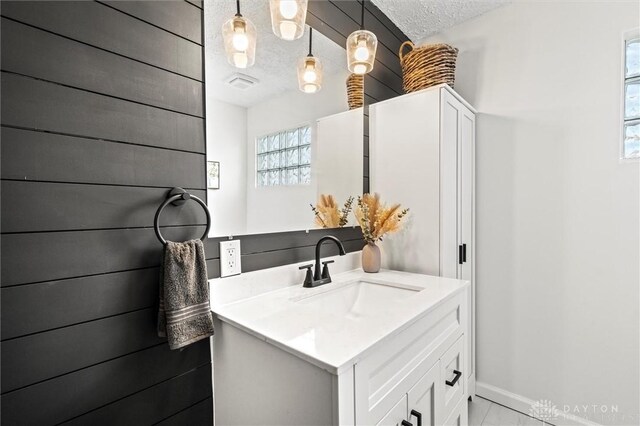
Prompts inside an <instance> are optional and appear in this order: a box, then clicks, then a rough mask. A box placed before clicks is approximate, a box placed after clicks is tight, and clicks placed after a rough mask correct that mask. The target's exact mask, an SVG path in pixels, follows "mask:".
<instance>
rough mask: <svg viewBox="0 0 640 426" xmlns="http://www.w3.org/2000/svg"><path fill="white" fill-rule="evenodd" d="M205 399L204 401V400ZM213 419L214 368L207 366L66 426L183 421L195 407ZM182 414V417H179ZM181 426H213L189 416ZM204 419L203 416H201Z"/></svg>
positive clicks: (124, 399)
mask: <svg viewBox="0 0 640 426" xmlns="http://www.w3.org/2000/svg"><path fill="white" fill-rule="evenodd" d="M203 398H204V399H203ZM196 405H197V406H202V408H201V410H202V411H206V412H208V413H209V417H208V418H209V419H210V417H211V413H212V411H211V365H208V364H207V365H204V366H202V367H199V368H196V369H194V370H192V371H189V372H188V373H185V374H182V375H180V376H178V377H174V378H171V379H169V380H167V381H165V382H162V383H159V384H158V385H156V386H153V387H150V388H147V389H145V390H143V391H140V392H138V393H135V394H133V395H131V396H128V397H126V398H123V399H121V400H119V401H116V402H114V403H111V404H109V405H105V406H104V407H101V408H98V409H96V410H94V411H91V412H89V413H87V414H85V415H82V416H80V417H76V418H75V419H73V420H71V421H69V422H65V423H63V424H64V425H67V426H71V425H77V426H84V425H92V426H102V425H104V426H111V425H150V424H154V423H157V422H163V421H169V419H170V418H172V417H173V416H181V417H176V420H177V419H178V418H180V419H182V418H183V417H182V416H184V415H185V414H187V412H189V411H190V410H192V409H193V408H194V407H195V406H196ZM175 413H178V414H175ZM187 415H188V416H189V417H186V418H184V420H187V419H188V420H189V421H184V422H182V423H179V424H181V425H211V424H212V422H211V420H209V421H208V422H207V421H205V419H206V418H207V417H195V416H194V414H187ZM199 415H200V416H201V415H202V414H199Z"/></svg>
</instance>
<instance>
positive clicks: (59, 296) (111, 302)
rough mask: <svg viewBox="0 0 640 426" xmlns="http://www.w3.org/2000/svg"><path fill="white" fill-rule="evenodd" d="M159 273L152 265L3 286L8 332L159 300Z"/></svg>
mask: <svg viewBox="0 0 640 426" xmlns="http://www.w3.org/2000/svg"><path fill="white" fill-rule="evenodd" d="M157 278H158V268H146V269H139V270H135V271H126V272H113V273H108V274H100V275H92V276H87V277H79V278H71V279H68V280H60V281H47V282H43V283H37V284H30V285H20V286H15V287H7V288H3V289H2V311H1V313H0V314H1V315H2V319H1V324H2V333H1V334H2V338H3V339H11V338H14V337H17V336H24V335H26V334H32V333H38V332H42V331H46V330H51V329H54V328H59V327H64V326H68V325H73V324H79V323H82V322H88V321H92V320H96V319H100V318H105V317H109V316H114V315H119V314H123V313H125V312H131V311H135V310H139V309H144V308H150V307H152V306H155V305H156V303H157V302H156V301H157V295H158V283H157ZM70 300H75V303H69V301H70ZM62 307H64V309H63V308H62ZM27 312H35V313H37V314H31V315H25V313H27Z"/></svg>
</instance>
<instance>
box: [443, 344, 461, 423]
mask: <svg viewBox="0 0 640 426" xmlns="http://www.w3.org/2000/svg"><path fill="white" fill-rule="evenodd" d="M464 366H465V364H464V336H461V337H459V338H458V340H456V342H455V343H454V344H453V345H451V347H450V348H449V349H447V351H446V352H445V353H444V355H442V357H441V358H440V383H439V384H440V389H442V392H441V393H442V400H443V406H442V407H443V409H442V417H441V419H446V418H448V417H449V416H450V415H451V413H452V412H453V411H454V409H455V408H456V406H457V405H458V403H459V402H460V400H461V399H463V398H464V396H465V395H466V391H465V386H466V381H467V377H466V376H467V375H466V374H465V371H463V369H464Z"/></svg>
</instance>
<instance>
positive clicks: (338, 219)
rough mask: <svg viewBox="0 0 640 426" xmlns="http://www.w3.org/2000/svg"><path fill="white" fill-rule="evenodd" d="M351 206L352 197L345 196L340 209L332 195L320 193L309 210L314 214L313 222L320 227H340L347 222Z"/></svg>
mask: <svg viewBox="0 0 640 426" xmlns="http://www.w3.org/2000/svg"><path fill="white" fill-rule="evenodd" d="M352 206H353V197H349V198H347V201H346V202H345V203H344V205H343V207H342V209H340V208H339V207H338V204H337V203H336V200H335V198H334V197H333V195H325V194H322V195H320V200H318V204H316V205H315V206H314V205H313V204H311V210H312V211H313V213H314V215H315V224H316V225H317V226H318V227H320V228H341V227H343V226H345V225H346V224H347V223H349V213H351V209H352Z"/></svg>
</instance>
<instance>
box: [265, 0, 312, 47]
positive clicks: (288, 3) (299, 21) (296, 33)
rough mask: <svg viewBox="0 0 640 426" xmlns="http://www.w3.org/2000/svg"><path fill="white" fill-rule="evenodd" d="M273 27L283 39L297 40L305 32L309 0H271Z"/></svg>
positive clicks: (274, 31)
mask: <svg viewBox="0 0 640 426" xmlns="http://www.w3.org/2000/svg"><path fill="white" fill-rule="evenodd" d="M269 8H270V9H271V28H272V29H273V33H274V34H275V35H276V36H278V37H280V38H281V39H283V40H297V39H299V38H300V37H302V35H303V34H304V25H305V22H306V20H307V0H269Z"/></svg>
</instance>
